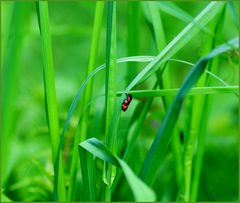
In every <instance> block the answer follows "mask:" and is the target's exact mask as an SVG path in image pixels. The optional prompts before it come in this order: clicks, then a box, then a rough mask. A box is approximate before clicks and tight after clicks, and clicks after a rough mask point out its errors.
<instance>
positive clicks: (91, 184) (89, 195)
mask: <svg viewBox="0 0 240 203" xmlns="http://www.w3.org/2000/svg"><path fill="white" fill-rule="evenodd" d="M79 157H80V160H81V163H80V165H81V172H82V179H83V185H84V194H85V196H86V199H84V201H96V180H95V166H94V160H93V156H91V155H90V154H89V153H87V151H85V150H84V149H83V148H79Z"/></svg>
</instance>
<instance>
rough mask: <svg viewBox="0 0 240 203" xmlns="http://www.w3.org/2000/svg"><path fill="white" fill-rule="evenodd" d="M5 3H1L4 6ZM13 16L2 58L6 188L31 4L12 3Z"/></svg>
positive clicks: (2, 170) (3, 141) (3, 177)
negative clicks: (19, 76) (18, 87)
mask: <svg viewBox="0 0 240 203" xmlns="http://www.w3.org/2000/svg"><path fill="white" fill-rule="evenodd" d="M2 3H3V2H1V4H2ZM5 3H10V2H5ZM12 3H13V8H12V9H13V14H12V21H11V22H9V23H10V26H11V27H10V28H8V29H9V30H6V35H8V34H10V33H12V38H11V40H8V36H6V39H5V40H6V41H3V43H4V44H3V46H4V47H3V48H4V50H3V51H4V52H3V54H4V55H3V57H4V58H2V62H1V64H2V81H1V82H2V83H1V85H2V88H1V90H2V106H3V108H2V140H1V154H2V155H3V156H2V159H1V166H2V167H1V178H2V179H1V180H2V181H1V184H2V186H5V184H6V181H7V178H8V175H9V173H10V170H11V166H10V163H9V160H8V158H9V157H8V154H9V153H10V150H11V149H10V143H11V140H12V134H13V129H12V125H13V122H14V119H15V114H14V102H15V94H16V89H17V87H16V84H17V83H18V78H17V75H18V72H19V65H18V63H19V61H20V57H21V51H22V46H23V42H24V37H25V34H26V29H27V28H28V25H29V14H30V7H29V4H27V3H24V2H12ZM6 23H7V22H6ZM6 26H8V25H6ZM5 46H7V47H5Z"/></svg>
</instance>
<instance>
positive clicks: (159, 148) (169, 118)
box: [140, 39, 238, 184]
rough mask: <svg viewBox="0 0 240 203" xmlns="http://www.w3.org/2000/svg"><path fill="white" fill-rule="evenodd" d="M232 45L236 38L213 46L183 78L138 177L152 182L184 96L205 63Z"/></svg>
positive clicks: (196, 79) (236, 40)
mask: <svg viewBox="0 0 240 203" xmlns="http://www.w3.org/2000/svg"><path fill="white" fill-rule="evenodd" d="M229 45H230V46H229ZM232 46H234V47H235V48H237V46H238V39H234V40H231V41H230V42H229V44H223V45H221V46H219V47H217V48H215V49H214V50H213V51H211V52H210V53H209V54H208V55H207V56H205V57H203V58H202V59H200V60H199V61H198V62H197V63H196V64H195V66H194V67H193V69H192V70H191V71H190V72H189V74H188V75H187V77H186V78H185V80H184V82H183V84H182V86H181V88H180V90H179V92H178V94H177V96H176V97H175V98H174V101H173V103H172V105H171V107H170V108H169V110H168V112H167V114H166V116H165V117H164V120H163V121H162V124H161V126H160V128H159V130H158V133H157V136H156V138H155V139H154V141H153V144H152V146H151V148H150V150H149V152H148V154H147V156H146V159H145V161H144V164H143V167H142V169H141V172H140V177H141V178H142V179H143V180H145V181H146V182H147V183H148V184H152V183H153V181H154V179H155V177H156V175H157V173H158V169H159V167H160V164H159V162H160V161H162V159H163V157H164V154H165V152H166V149H167V146H168V144H169V141H170V138H171V132H172V129H173V127H174V126H175V124H176V121H177V118H178V115H179V112H180V109H181V106H182V103H183V100H184V98H185V97H186V95H187V94H188V92H189V91H190V89H191V88H192V86H193V85H195V84H196V82H197V81H198V79H199V78H200V76H201V74H202V73H203V71H204V69H205V67H206V65H207V62H208V61H209V60H211V59H212V58H214V57H215V56H217V55H219V54H221V53H224V52H226V51H229V50H231V48H232ZM156 160H158V161H156Z"/></svg>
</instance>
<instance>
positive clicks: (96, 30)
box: [68, 1, 104, 200]
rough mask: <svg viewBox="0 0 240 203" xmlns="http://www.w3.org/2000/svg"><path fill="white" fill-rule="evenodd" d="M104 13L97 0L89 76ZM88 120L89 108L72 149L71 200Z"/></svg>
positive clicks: (86, 94)
mask: <svg viewBox="0 0 240 203" xmlns="http://www.w3.org/2000/svg"><path fill="white" fill-rule="evenodd" d="M103 13H104V2H103V1H97V2H96V9H95V17H94V25H93V36H92V45H91V52H90V58H89V64H88V68H87V76H88V75H89V74H90V73H91V72H92V71H93V70H94V67H95V64H96V58H97V54H98V47H99V42H100V34H101V26H102V18H103ZM92 83H93V82H92V81H89V84H88V85H87V86H86V90H85V92H84V101H83V106H85V105H86V104H87V102H88V101H89V100H90V98H91V95H92V85H93V84H92ZM88 120H89V110H87V111H86V112H85V113H84V114H83V117H82V119H81V121H80V123H79V125H80V128H81V130H80V131H79V132H78V133H76V135H75V138H74V143H75V144H74V147H73V150H72V161H71V167H70V179H69V190H68V200H71V199H72V196H73V187H74V179H75V177H76V169H77V161H78V160H77V159H78V153H77V144H78V143H79V142H80V140H85V138H86V136H87V128H88V125H87V124H88Z"/></svg>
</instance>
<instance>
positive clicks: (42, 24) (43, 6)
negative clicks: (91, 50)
mask: <svg viewBox="0 0 240 203" xmlns="http://www.w3.org/2000/svg"><path fill="white" fill-rule="evenodd" d="M36 4H37V13H38V19H39V29H40V34H41V43H42V53H43V76H44V90H45V97H46V111H47V118H48V128H49V133H50V138H51V145H52V157H53V165H54V182H55V181H56V180H59V183H57V184H54V199H55V200H61V201H65V200H66V191H65V185H64V174H63V168H62V159H61V160H60V162H59V171H58V169H57V170H56V163H57V162H58V161H56V160H57V156H58V145H59V123H58V110H57V106H58V105H57V98H56V88H55V78H54V66H53V57H52V46H51V35H50V30H49V16H48V2H47V1H38V2H37V3H36ZM58 160H59V158H58Z"/></svg>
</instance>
